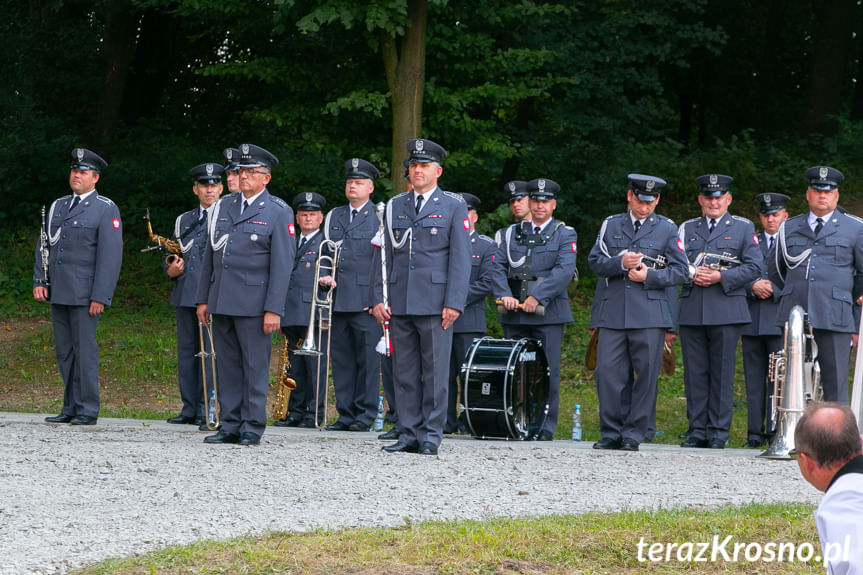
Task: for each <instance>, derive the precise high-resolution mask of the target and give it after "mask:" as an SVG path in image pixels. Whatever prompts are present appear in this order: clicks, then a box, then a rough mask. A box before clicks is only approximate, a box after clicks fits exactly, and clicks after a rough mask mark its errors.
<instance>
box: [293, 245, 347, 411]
mask: <svg viewBox="0 0 863 575" xmlns="http://www.w3.org/2000/svg"><path fill="white" fill-rule="evenodd" d="M339 250H340V245H339V243H337V242H334V241H332V240H321V245H320V246H318V259H317V261H315V280H314V283H313V284H312V285H313V286H314V288H313V289H314V292H313V295H312V308H311V311H310V312H309V327H308V329H307V330H306V337H305V338H304V339H303V344H302V345H301V346H299V347H298V348H297V349H296V350H294V353H295V354H297V355H313V356H316V357H317V358H318V363H317V366H316V368H315V425H318V398H319V396H320V393H321V381H320V378H321V356H322V355H323V354H324V353H326V354H327V360H326V361H327V363H326V368H325V370H324V381H323V393H324V421H323V426H326V423H327V422H326V417H327V408H328V399H329V398H328V395H329V394H328V393H327V387H328V383H329V379H330V377H329V376H330V354H329V353H328V351H329V349H330V335H331V331H330V320H331V318H332V313H333V291H334V289H335V288H329V289H326V290H321V289H320V281H321V272H326V273H327V274H328V275H329V276H330V277H331V278H332V279H333V281H335V279H336V269H337V267H338V261H339ZM321 293H323V295H320V294H321ZM316 316H317V320H318V321H317V325H318V337H317V340H315V317H316ZM324 332H327V340H326V348H325V351H324V352H322V351H321V345H322V344H323V343H324V342H323V336H324Z"/></svg>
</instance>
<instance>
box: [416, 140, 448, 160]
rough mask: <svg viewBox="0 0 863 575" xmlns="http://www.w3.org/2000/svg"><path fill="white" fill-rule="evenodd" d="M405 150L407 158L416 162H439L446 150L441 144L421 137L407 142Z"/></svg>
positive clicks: (444, 156) (445, 154)
mask: <svg viewBox="0 0 863 575" xmlns="http://www.w3.org/2000/svg"><path fill="white" fill-rule="evenodd" d="M407 152H408V159H409V160H410V161H411V162H417V163H428V162H437V163H438V164H439V163H440V162H441V160H443V159H444V158H446V157H447V151H446V150H444V149H443V146H441V145H439V144H436V143H434V142H432V141H431V140H424V139H422V138H416V139H415V140H411V141H410V142H408V145H407Z"/></svg>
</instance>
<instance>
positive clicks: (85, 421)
mask: <svg viewBox="0 0 863 575" xmlns="http://www.w3.org/2000/svg"><path fill="white" fill-rule="evenodd" d="M69 423H70V424H71V425H96V418H95V417H91V416H89V415H76V416H75V417H73V418H72V419H70V420H69Z"/></svg>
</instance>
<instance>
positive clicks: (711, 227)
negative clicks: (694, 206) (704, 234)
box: [710, 220, 716, 234]
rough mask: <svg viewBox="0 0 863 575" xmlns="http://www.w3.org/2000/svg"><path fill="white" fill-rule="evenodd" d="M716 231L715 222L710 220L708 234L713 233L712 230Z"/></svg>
mask: <svg viewBox="0 0 863 575" xmlns="http://www.w3.org/2000/svg"><path fill="white" fill-rule="evenodd" d="M715 229H716V220H710V233H711V234H712V233H713V230H715Z"/></svg>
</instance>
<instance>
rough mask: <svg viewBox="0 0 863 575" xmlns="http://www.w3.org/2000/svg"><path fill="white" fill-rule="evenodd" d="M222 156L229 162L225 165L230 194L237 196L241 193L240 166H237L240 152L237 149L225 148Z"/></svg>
mask: <svg viewBox="0 0 863 575" xmlns="http://www.w3.org/2000/svg"><path fill="white" fill-rule="evenodd" d="M222 155H223V156H225V160H227V163H226V164H225V181H226V182H227V184H228V193H229V194H236V193H238V192H239V191H240V166H238V165H237V160H238V159H239V157H240V150H238V149H237V148H225V149H224V150H223V151H222Z"/></svg>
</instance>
